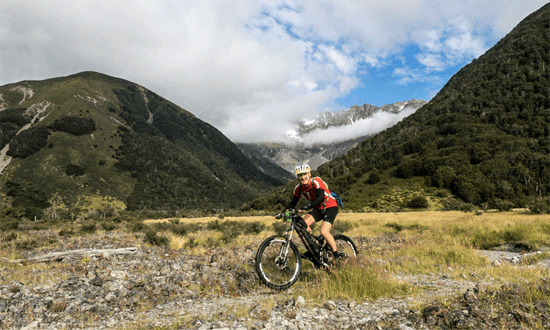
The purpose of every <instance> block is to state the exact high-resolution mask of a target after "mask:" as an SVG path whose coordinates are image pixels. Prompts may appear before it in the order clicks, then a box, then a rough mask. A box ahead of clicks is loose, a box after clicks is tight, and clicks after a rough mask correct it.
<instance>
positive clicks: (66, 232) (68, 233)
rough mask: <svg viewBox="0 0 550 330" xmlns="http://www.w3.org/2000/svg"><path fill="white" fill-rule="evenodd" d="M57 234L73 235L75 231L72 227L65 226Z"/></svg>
mask: <svg viewBox="0 0 550 330" xmlns="http://www.w3.org/2000/svg"><path fill="white" fill-rule="evenodd" d="M57 234H58V235H59V236H61V237H63V236H67V237H71V236H73V235H74V234H75V232H74V231H73V230H72V229H71V228H63V229H61V230H60V231H59V233H57Z"/></svg>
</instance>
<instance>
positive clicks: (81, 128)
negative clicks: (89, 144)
mask: <svg viewBox="0 0 550 330" xmlns="http://www.w3.org/2000/svg"><path fill="white" fill-rule="evenodd" d="M52 127H53V129H54V130H56V131H61V132H65V133H69V134H72V135H76V136H79V135H85V134H90V133H92V132H93V131H95V122H94V120H93V119H91V118H82V117H74V116H67V117H64V118H61V119H56V120H55V121H54V123H53V125H52Z"/></svg>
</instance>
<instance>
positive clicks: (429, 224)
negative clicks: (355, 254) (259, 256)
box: [146, 210, 550, 300]
mask: <svg viewBox="0 0 550 330" xmlns="http://www.w3.org/2000/svg"><path fill="white" fill-rule="evenodd" d="M163 221H171V222H178V223H182V224H196V223H203V224H205V223H212V222H218V223H232V222H233V223H254V222H256V223H260V224H262V225H264V226H265V229H264V230H262V231H261V232H260V233H255V234H253V235H240V236H239V238H238V239H236V240H233V241H231V242H230V243H226V242H224V241H223V239H222V237H223V234H222V233H220V232H219V231H214V230H200V231H197V232H194V233H190V234H187V235H185V236H179V235H175V234H173V233H169V232H165V233H164V234H163V235H166V236H169V238H170V246H171V247H172V248H173V249H179V248H190V250H191V251H192V253H195V254H201V253H204V251H205V250H206V249H208V248H209V245H211V244H212V243H214V244H216V245H218V246H223V245H224V244H230V245H232V246H234V245H242V246H245V245H248V246H249V245H250V244H258V245H259V242H260V241H261V240H262V239H264V238H266V237H268V236H270V235H273V234H274V232H275V231H274V230H273V226H274V224H275V225H277V224H278V223H279V222H278V221H277V220H276V219H275V218H274V217H272V216H254V217H227V218H223V219H220V218H216V217H210V218H181V219H164V220H151V221H146V223H157V222H163ZM333 232H342V233H344V234H345V235H347V236H349V237H352V238H353V239H354V240H355V242H356V245H357V246H358V248H359V249H360V257H359V258H357V260H356V261H355V262H354V263H352V264H350V265H348V267H345V269H342V270H339V271H337V272H334V273H332V274H329V275H327V274H326V273H322V272H318V271H316V270H314V269H313V267H311V266H310V265H309V263H308V262H305V263H304V265H305V267H304V276H303V280H302V281H299V282H298V283H297V284H296V285H295V288H294V290H295V292H296V293H297V294H301V295H304V296H307V297H312V298H314V297H318V298H347V299H349V298H353V299H357V300H365V299H371V298H377V297H380V296H384V295H414V294H416V293H418V291H419V290H418V288H415V287H414V286H410V285H407V284H405V283H404V282H403V281H400V280H399V278H403V277H406V276H421V275H426V274H427V275H434V274H439V275H440V274H444V276H446V277H447V278H451V279H456V280H462V279H464V278H466V277H470V276H471V274H474V276H478V277H479V279H480V280H482V279H491V280H492V282H494V283H495V285H497V284H499V283H517V282H522V281H538V280H539V279H541V278H545V277H546V278H547V277H548V275H549V269H548V268H545V267H518V265H516V264H511V263H505V264H502V265H500V264H499V266H498V267H495V264H494V263H492V262H491V260H490V259H489V258H487V255H486V254H483V253H480V252H479V250H488V251H491V250H494V251H498V250H501V251H502V250H506V251H515V252H516V253H520V254H521V255H529V258H524V259H523V261H522V263H521V265H520V266H529V265H526V263H533V264H535V263H536V262H538V261H540V260H545V259H546V260H548V258H550V254H549V252H548V251H549V247H550V219H548V216H547V215H546V216H545V215H532V214H528V213H526V212H525V210H514V211H510V212H486V213H481V212H479V213H473V212H469V213H465V212H460V211H451V212H440V211H425V212H403V213H343V212H342V213H340V214H338V217H337V221H336V223H335V227H334V229H333ZM314 233H318V228H317V229H316V230H315V229H314ZM190 242H192V244H189V243H190ZM298 245H299V246H301V244H298ZM535 251H538V252H535ZM312 284H313V285H312Z"/></svg>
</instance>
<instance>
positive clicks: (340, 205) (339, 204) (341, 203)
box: [330, 192, 344, 207]
mask: <svg viewBox="0 0 550 330" xmlns="http://www.w3.org/2000/svg"><path fill="white" fill-rule="evenodd" d="M330 194H331V195H332V197H334V199H336V203H338V206H339V207H343V206H344V203H343V202H342V198H340V196H338V194H337V193H335V192H331V193H330Z"/></svg>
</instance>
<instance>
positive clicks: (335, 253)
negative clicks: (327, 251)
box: [332, 251, 346, 260]
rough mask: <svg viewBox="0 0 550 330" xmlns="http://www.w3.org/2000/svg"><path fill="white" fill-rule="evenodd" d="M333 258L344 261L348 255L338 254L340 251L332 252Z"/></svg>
mask: <svg viewBox="0 0 550 330" xmlns="http://www.w3.org/2000/svg"><path fill="white" fill-rule="evenodd" d="M332 256H333V257H334V259H335V260H338V259H343V258H345V257H346V254H345V253H344V252H338V251H332Z"/></svg>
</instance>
